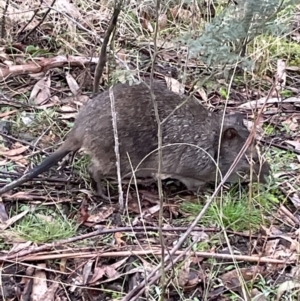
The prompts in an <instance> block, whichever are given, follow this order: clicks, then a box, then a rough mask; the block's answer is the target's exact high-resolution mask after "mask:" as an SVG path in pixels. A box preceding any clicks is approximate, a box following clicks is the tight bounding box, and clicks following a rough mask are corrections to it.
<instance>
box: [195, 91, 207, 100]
mask: <svg viewBox="0 0 300 301" xmlns="http://www.w3.org/2000/svg"><path fill="white" fill-rule="evenodd" d="M197 92H198V93H199V95H200V96H201V98H202V99H203V100H204V101H205V102H208V97H207V93H206V92H205V90H204V89H203V88H198V89H197Z"/></svg>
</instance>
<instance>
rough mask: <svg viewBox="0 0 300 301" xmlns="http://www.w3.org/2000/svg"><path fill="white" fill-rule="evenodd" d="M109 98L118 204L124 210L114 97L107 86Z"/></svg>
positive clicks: (111, 89) (111, 90)
mask: <svg viewBox="0 0 300 301" xmlns="http://www.w3.org/2000/svg"><path fill="white" fill-rule="evenodd" d="M109 98H110V106H111V116H112V125H113V131H114V140H115V155H116V167H117V178H118V191H119V205H120V209H121V210H122V211H123V210H124V198H123V189H122V177H121V159H120V150H119V136H118V128H117V113H116V104H115V97H114V93H113V88H112V87H110V88H109Z"/></svg>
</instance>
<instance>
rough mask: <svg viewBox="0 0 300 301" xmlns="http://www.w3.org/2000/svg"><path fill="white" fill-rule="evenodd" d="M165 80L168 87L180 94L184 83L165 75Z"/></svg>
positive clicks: (182, 91)
mask: <svg viewBox="0 0 300 301" xmlns="http://www.w3.org/2000/svg"><path fill="white" fill-rule="evenodd" d="M165 80H166V83H167V86H168V88H169V89H170V90H171V91H173V92H174V93H176V94H179V95H182V94H183V93H184V85H182V84H181V83H180V82H179V81H178V80H177V79H175V78H172V77H169V76H165Z"/></svg>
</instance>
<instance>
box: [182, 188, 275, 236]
mask: <svg viewBox="0 0 300 301" xmlns="http://www.w3.org/2000/svg"><path fill="white" fill-rule="evenodd" d="M252 187H253V190H257V191H255V193H253V195H254V196H255V197H253V198H252V199H251V201H250V200H249V195H248V194H247V193H245V192H241V191H240V190H239V189H236V187H233V188H232V189H231V190H230V191H228V192H224V193H223V195H222V198H221V199H217V200H216V201H215V202H214V203H213V204H212V205H211V206H210V208H209V209H208V210H207V212H206V214H205V215H204V217H203V218H202V220H201V224H202V225H205V226H208V227H209V226H218V227H225V228H226V229H228V228H229V229H232V230H235V231H244V230H249V229H252V230H255V229H259V228H260V226H261V225H262V224H264V223H267V221H266V220H265V219H264V214H267V213H268V212H270V211H271V210H272V209H273V206H274V203H272V202H270V196H271V195H272V194H271V193H270V191H269V189H264V188H262V187H261V188H260V189H258V188H257V189H256V186H255V185H253V186H252ZM259 190H260V191H259ZM275 199H276V198H275ZM276 200H277V199H276ZM275 203H277V202H275ZM203 206H204V205H203V203H202V202H199V203H191V202H183V203H182V205H181V209H182V210H183V211H184V212H187V213H189V214H191V215H192V217H191V219H194V218H195V215H197V214H198V213H199V212H200V211H201V210H202V208H203Z"/></svg>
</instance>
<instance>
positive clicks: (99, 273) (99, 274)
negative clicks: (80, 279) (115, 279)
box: [88, 266, 105, 284]
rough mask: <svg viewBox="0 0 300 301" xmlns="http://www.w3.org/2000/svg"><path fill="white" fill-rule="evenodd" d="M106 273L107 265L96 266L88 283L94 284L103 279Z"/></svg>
mask: <svg viewBox="0 0 300 301" xmlns="http://www.w3.org/2000/svg"><path fill="white" fill-rule="evenodd" d="M104 275H105V266H101V267H95V268H94V273H93V276H92V278H91V279H90V281H89V283H88V284H93V283H95V282H97V281H98V280H100V279H102V278H103V276H104Z"/></svg>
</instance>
